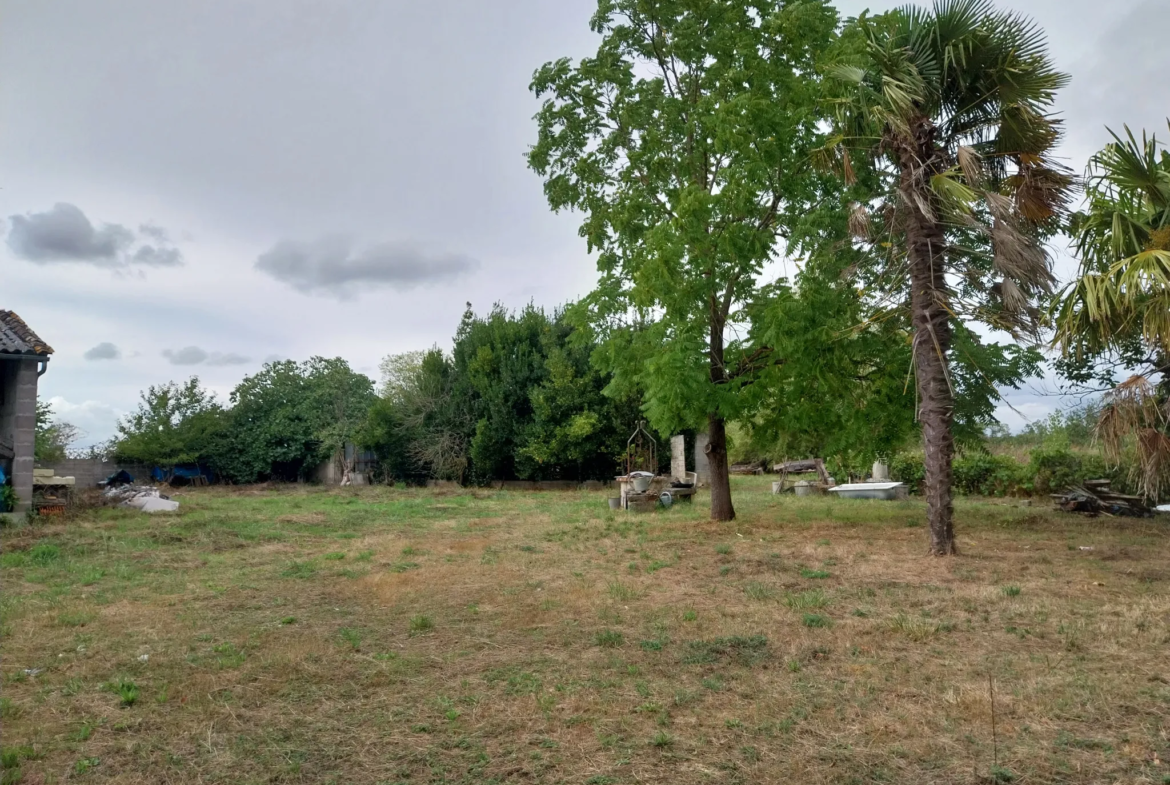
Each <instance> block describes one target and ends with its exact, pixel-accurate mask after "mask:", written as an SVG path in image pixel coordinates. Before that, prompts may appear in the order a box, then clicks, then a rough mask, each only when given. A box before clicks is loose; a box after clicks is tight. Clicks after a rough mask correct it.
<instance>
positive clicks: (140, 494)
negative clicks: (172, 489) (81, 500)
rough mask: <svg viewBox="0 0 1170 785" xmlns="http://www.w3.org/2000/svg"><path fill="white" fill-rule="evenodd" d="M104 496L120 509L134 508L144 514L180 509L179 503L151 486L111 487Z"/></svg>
mask: <svg viewBox="0 0 1170 785" xmlns="http://www.w3.org/2000/svg"><path fill="white" fill-rule="evenodd" d="M102 496H104V497H105V499H106V500H107V501H108V502H110V503H112V504H117V505H118V506H119V507H132V508H134V509H136V510H141V511H142V512H174V511H175V510H177V509H179V503H178V502H177V501H172V500H171V499H170V498H168V497H166V496H163V495H162V494H160V493H159V492H158V488H155V487H154V486H151V485H118V486H110V487H109V488H107V489H106V491H105V493H103V494H102Z"/></svg>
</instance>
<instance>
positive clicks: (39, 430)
mask: <svg viewBox="0 0 1170 785" xmlns="http://www.w3.org/2000/svg"><path fill="white" fill-rule="evenodd" d="M80 436H81V431H80V430H79V429H78V428H77V427H76V426H74V425H71V424H70V423H67V422H63V421H61V420H57V419H54V417H53V406H52V404H50V403H48V402H47V401H42V400H41V399H40V398H37V414H36V431H35V435H34V441H33V458H34V459H35V460H36V461H38V462H40V463H58V462H60V461H63V460H65V458H66V457H68V455H67V452H68V449H69V445H70V444H72V443H73V442H75V441H77V439H78V438H79V437H80Z"/></svg>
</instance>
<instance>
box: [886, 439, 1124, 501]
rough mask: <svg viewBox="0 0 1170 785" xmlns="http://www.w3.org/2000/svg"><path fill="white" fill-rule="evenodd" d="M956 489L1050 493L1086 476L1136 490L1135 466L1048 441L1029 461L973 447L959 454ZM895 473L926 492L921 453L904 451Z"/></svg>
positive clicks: (913, 489) (896, 461) (895, 460)
mask: <svg viewBox="0 0 1170 785" xmlns="http://www.w3.org/2000/svg"><path fill="white" fill-rule="evenodd" d="M953 470H954V486H953V487H954V492H955V493H956V494H958V495H966V496H1047V495H1048V494H1050V493H1059V492H1061V491H1063V490H1064V489H1066V488H1068V487H1070V486H1073V485H1083V484H1084V483H1085V481H1086V480H1098V479H1105V480H1109V481H1110V482H1111V483H1112V487H1113V489H1114V490H1117V491H1122V492H1126V493H1132V492H1133V489H1132V483H1131V482H1130V479H1129V478H1130V467H1129V466H1127V465H1125V464H1123V465H1121V466H1111V465H1110V464H1109V463H1108V462H1107V461H1106V460H1105V459H1104V458H1103V457H1102V456H1101V455H1099V454H1097V453H1091V452H1082V451H1077V450H1072V449H1070V448H1069V446H1068V445H1067V444H1064V443H1048V444H1045V445H1042V446H1040V447H1037V448H1035V449H1034V450H1032V451H1031V454H1030V458H1029V460H1028V461H1027V462H1024V461H1019V460H1017V459H1015V458H1013V457H1012V456H1010V455H995V454H992V453H989V452H982V451H981V452H976V451H971V452H967V453H964V454H962V455H959V456H956V458H955V462H954V464H953ZM890 477H891V478H892V479H894V480H897V481H898V482H903V483H906V485H908V486H909V487H910V492H911V493H922V483H923V480H925V478H926V469H925V467H924V465H923V462H922V455H920V454H917V453H899V454H898V455H895V456H894V457H893V459H892V460H891V461H890Z"/></svg>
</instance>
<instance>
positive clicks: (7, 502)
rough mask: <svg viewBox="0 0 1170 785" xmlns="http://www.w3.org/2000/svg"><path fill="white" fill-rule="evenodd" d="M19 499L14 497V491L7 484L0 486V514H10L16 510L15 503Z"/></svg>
mask: <svg viewBox="0 0 1170 785" xmlns="http://www.w3.org/2000/svg"><path fill="white" fill-rule="evenodd" d="M19 501H20V499H19V498H18V497H17V495H16V489H15V488H13V487H12V486H11V485H9V484H7V483H6V484H4V485H0V512H11V511H13V510H15V509H16V505H17V502H19Z"/></svg>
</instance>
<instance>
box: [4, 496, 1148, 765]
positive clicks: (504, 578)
mask: <svg viewBox="0 0 1170 785" xmlns="http://www.w3.org/2000/svg"><path fill="white" fill-rule="evenodd" d="M766 480H767V478H737V479H736V499H737V507H738V509H739V511H740V519H739V520H737V521H736V522H735V523H734V524H730V525H716V524H712V523H710V522H709V521H706V520H704V510H703V508H702V506H701V505H702V504H703V501H702V500H699V502H698V503H697V504H696V505H695V506H693V507H688V506H686V505H676V507H674V508H672V509H671V510H669V511H666V512H660V513H656V514H653V515H626V514H623V513H614V512H611V511H609V510H608V509H607V507H606V503H605V493H604V492H601V493H577V492H568V493H540V494H526V493H512V492H504V491H496V492H493V491H482V490H481V491H475V492H466V491H459V490H453V489H436V490H434V491H428V490H417V489H410V490H400V489H396V490H388V489H383V488H362V489H345V490H333V491H329V490H324V489H313V488H299V487H291V488H280V487H278V486H272V487H265V488H256V489H208V490H193V491H189V492H187V493H185V494H184V495H183V500H182V501H183V508H182V512H181V514H180V515H179V516H177V517H175V518H174V519H172V520H168V521H167V522H166V523H162V522H160V521H158V520H157V519H152V518H149V517H148V516H142V515H137V514H133V513H129V512H126V511H120V510H94V511H92V512H90V513H89V514H88V517H85V518H82V519H79V520H78V521H76V522H73V523H71V525H70V526H56V525H54V526H53V527H52V528H41V527H39V526H35V525H34V526H32V527H29V528H26V529H21V530H15V531H11V530H10V531H5V532H3V543H2V544H3V546H4V547H3V554H2V556H0V559H2V562H0V564H2V566H3V570H4V574H3V580H4V593H3V595H0V611H2V612H3V621H2V624H3V629H2V632H3V636H4V637H3V643H2V646H3V652H2V653H3V660H2V662H3V666H2V669H3V677H4V685H3V693H2V694H3V700H4V703H3V705H2V706H0V715H2V717H0V721H2V722H3V723H4V740H3V745H4V755H5V758H4V761H5V765H8V764H12V765H10V766H9V768H8V769H6V770H5V771H6V774H5V776H6V777H8V778H9V779H14V778H15V776H16V775H15V774H11V775H10V774H8V773H7V772H17V771H19V772H20V776H22V777H23V780H22V781H24V782H49V781H57V782H60V781H64V780H66V779H69V780H72V779H75V778H76V779H78V780H79V781H84V780H90V781H95V782H97V781H103V780H109V781H118V782H143V783H147V782H160V781H161V782H204V783H236V782H262V781H263V782H331V781H332V782H356V783H411V782H436V783H437V782H448V783H452V782H464V783H481V782H511V781H520V780H528V781H532V782H548V783H559V782H567V783H586V782H593V783H602V782H605V783H614V784H615V785H616V783H627V782H629V783H634V782H663V783H666V782H669V783H689V782H695V783H707V782H728V783H736V782H744V783H746V782H802V783H804V782H807V783H842V782H856V783H863V782H963V783H969V782H978V781H985V782H986V781H992V780H991V778H992V777H993V770H992V765H993V762H997V763H998V766H999V767H1000V769H999V770H998V773H996V774H994V776H996V777H999V779H1000V781H1004V780H1005V778H1007V777H1009V776H1010V777H1012V778H1014V781H1018V782H1035V783H1043V782H1051V783H1057V782H1062V783H1063V782H1086V783H1089V782H1135V783H1159V782H1161V781H1162V778H1163V777H1164V775H1166V774H1170V769H1167V767H1166V766H1165V765H1164V764H1163V763H1162V762H1163V761H1165V760H1167V759H1170V742H1168V741H1167V738H1168V734H1170V726H1168V724H1167V717H1170V671H1168V670H1167V668H1168V666H1167V658H1166V656H1165V653H1166V651H1167V649H1168V648H1170V596H1168V590H1170V586H1168V585H1167V583H1166V581H1165V580H1164V579H1161V578H1159V577H1158V576H1162V575H1166V574H1170V547H1167V546H1168V545H1170V538H1168V537H1167V531H1166V527H1165V526H1159V525H1156V524H1152V523H1149V522H1132V523H1129V522H1126V523H1125V524H1124V525H1122V524H1117V525H1102V524H1101V523H1100V522H1088V521H1083V520H1081V519H1079V518H1074V517H1064V516H1059V517H1058V516H1057V515H1055V514H1049V513H1046V512H1040V511H1037V510H1036V509H1034V508H1033V509H1021V508H1017V507H1012V506H1009V505H1002V504H994V505H993V504H982V503H976V502H966V503H963V504H961V505H960V507H959V510H958V526H959V533H960V545H961V547H962V548H963V555H961V556H960V557H958V558H956V559H946V560H939V559H932V558H929V557H927V556H925V540H926V533H925V529H924V528H923V527H922V526H921V525H920V524H921V521H922V517H923V510H922V508H921V506H920V505H918V504H917V503H914V502H910V503H876V502H874V503H867V502H860V503H857V504H847V503H844V502H843V501H834V500H823V499H813V500H797V499H779V498H777V497H773V496H771V495H770V494H769V493H768V485H767V482H766ZM13 545H15V546H17V547H12V546H13ZM1082 547H1086V548H1091V550H1081V548H1082ZM1151 576H1152V577H1151ZM989 678H991V679H993V680H994V684H995V696H996V705H995V709H996V718H997V734H996V738H995V739H994V745H993V738H992V734H991V724H990V709H991V705H990V691H989ZM132 694H133V695H134V697H133V700H132V701H129V702H127V700H126V696H128V695H132ZM993 746H994V749H993Z"/></svg>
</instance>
